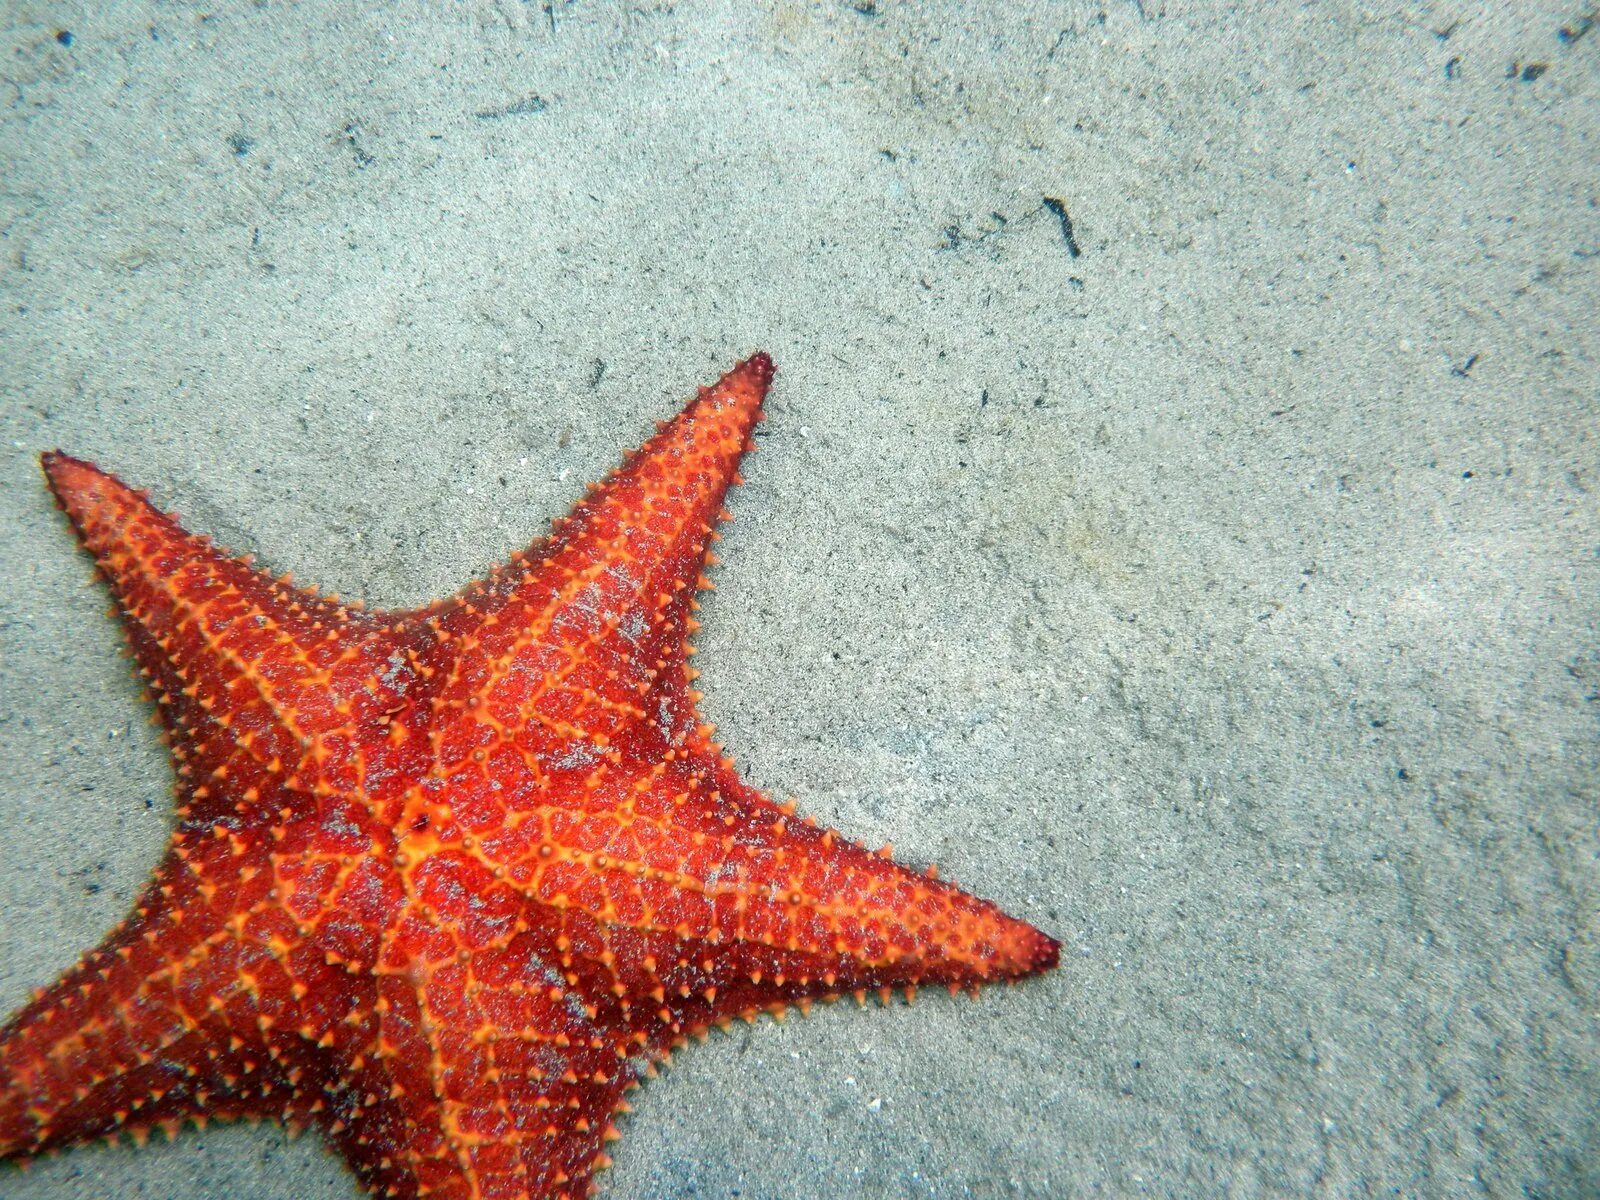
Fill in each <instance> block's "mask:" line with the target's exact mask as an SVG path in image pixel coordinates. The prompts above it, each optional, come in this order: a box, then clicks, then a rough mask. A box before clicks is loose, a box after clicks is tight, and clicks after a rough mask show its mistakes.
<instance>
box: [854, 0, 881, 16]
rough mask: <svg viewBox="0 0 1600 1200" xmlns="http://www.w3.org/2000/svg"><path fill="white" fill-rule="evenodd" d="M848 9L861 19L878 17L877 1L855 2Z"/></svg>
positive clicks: (862, 0) (860, 0) (859, 0)
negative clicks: (861, 17)
mask: <svg viewBox="0 0 1600 1200" xmlns="http://www.w3.org/2000/svg"><path fill="white" fill-rule="evenodd" d="M850 9H851V11H852V12H855V13H856V14H858V15H859V16H863V17H876V16H877V15H878V3H877V0H856V2H855V3H854V4H852V5H851V6H850Z"/></svg>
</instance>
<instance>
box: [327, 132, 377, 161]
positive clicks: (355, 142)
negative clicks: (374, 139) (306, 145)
mask: <svg viewBox="0 0 1600 1200" xmlns="http://www.w3.org/2000/svg"><path fill="white" fill-rule="evenodd" d="M334 140H335V141H340V142H343V143H344V144H345V145H347V146H349V147H350V153H351V154H353V155H354V156H355V160H356V166H357V167H358V168H360V169H361V170H363V171H364V170H366V169H367V168H368V167H370V166H371V165H372V164H373V163H375V162H377V161H378V160H377V159H376V158H374V157H373V156H372V155H370V154H368V153H367V152H366V151H365V150H364V149H362V147H361V127H360V126H359V125H357V124H356V123H355V122H354V121H352V122H350V124H348V125H346V126H345V127H344V128H343V129H342V130H340V131H339V136H338V137H337V138H335V139H334Z"/></svg>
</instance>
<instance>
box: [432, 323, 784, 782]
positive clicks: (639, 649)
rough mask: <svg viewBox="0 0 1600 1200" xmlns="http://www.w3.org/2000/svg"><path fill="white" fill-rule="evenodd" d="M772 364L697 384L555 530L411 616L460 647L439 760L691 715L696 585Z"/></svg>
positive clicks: (683, 721)
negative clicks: (690, 644) (505, 744)
mask: <svg viewBox="0 0 1600 1200" xmlns="http://www.w3.org/2000/svg"><path fill="white" fill-rule="evenodd" d="M772 373H773V368H772V363H771V360H770V359H769V358H768V357H767V356H766V355H765V354H757V355H754V356H753V357H751V358H750V359H748V360H746V361H745V362H742V363H740V364H739V365H738V366H737V367H735V368H734V369H733V370H732V371H730V372H728V374H726V375H724V376H723V377H722V379H721V380H719V381H718V382H717V383H716V385H715V386H713V387H711V388H703V389H701V391H700V394H699V396H698V397H697V398H696V399H695V400H694V401H692V402H691V403H690V404H689V405H688V406H687V407H686V408H685V409H684V411H683V412H682V413H680V414H679V415H678V416H677V417H675V418H674V419H673V420H671V421H670V422H667V423H666V424H665V425H663V426H662V427H661V428H660V430H659V431H658V432H657V433H656V435H655V436H654V437H653V438H651V439H650V440H649V441H648V442H646V443H645V444H644V445H643V446H641V447H640V448H639V449H638V450H636V451H634V452H633V453H632V454H630V455H628V456H627V457H626V459H625V460H624V462H623V464H622V466H621V467H619V468H618V469H617V470H616V471H615V472H613V473H612V474H611V475H609V476H608V477H607V478H606V479H605V480H604V481H603V482H601V483H599V484H597V485H594V486H593V487H591V489H590V491H589V493H588V495H587V496H586V497H585V498H584V499H583V500H582V501H581V502H579V504H578V505H577V506H576V507H575V508H574V509H573V510H572V512H571V514H570V515H568V516H567V517H564V518H562V519H561V520H559V521H557V522H556V524H555V530H554V533H553V534H552V536H551V537H550V538H549V539H548V540H547V541H545V542H543V543H540V544H537V545H535V546H534V547H532V548H530V550H529V551H528V552H527V553H526V554H524V555H521V556H518V558H516V559H514V560H513V562H512V563H511V565H510V566H509V567H508V568H506V569H503V570H501V571H500V572H498V573H496V574H494V575H491V576H490V577H489V578H488V579H487V580H484V581H482V582H480V583H478V584H475V585H473V586H472V587H470V588H468V589H467V590H466V591H465V592H464V593H463V594H462V595H461V596H460V597H458V598H457V599H456V600H454V601H451V602H449V603H447V604H446V605H444V606H442V607H440V608H438V609H436V610H433V611H430V612H427V613H422V614H417V615H416V616H415V617H413V618H412V620H413V621H414V622H425V623H426V624H427V626H428V627H430V628H431V629H433V630H435V631H437V636H438V638H439V639H440V640H441V641H443V642H445V643H446V644H448V645H449V646H450V647H451V648H452V649H453V650H454V652H455V662H454V664H453V668H452V669H451V671H450V673H449V676H448V678H447V679H445V680H443V681H442V682H441V683H440V685H439V686H438V688H437V691H436V693H435V699H434V702H433V703H434V706H435V711H436V713H438V718H437V720H436V722H435V730H436V739H437V740H436V743H435V744H436V746H437V747H438V749H439V759H440V767H441V770H443V771H448V770H450V769H451V768H453V767H454V765H455V764H456V763H457V762H458V761H459V760H460V759H461V758H462V757H463V756H464V755H465V754H466V753H468V752H470V751H472V750H482V749H484V748H486V747H487V746H488V745H489V744H490V743H494V742H500V741H511V740H516V741H517V742H518V743H519V745H520V746H521V747H522V749H523V750H524V751H525V752H526V753H528V754H529V755H531V756H533V757H535V758H539V757H542V758H544V759H546V760H548V759H550V758H553V757H559V756H560V755H561V754H564V753H565V752H566V751H567V750H568V749H569V748H570V747H571V745H572V744H573V743H574V742H578V743H584V744H586V745H588V746H589V747H591V748H593V749H595V750H596V751H598V752H602V753H603V752H604V750H605V748H606V747H607V746H608V745H609V744H610V743H611V741H612V740H614V738H615V736H616V735H617V733H618V731H620V730H621V729H623V728H624V727H626V726H628V725H631V724H633V723H636V722H637V721H639V720H641V719H645V718H648V719H650V720H652V721H659V722H661V723H663V725H665V726H666V727H668V728H669V729H670V730H671V731H672V732H673V733H674V734H675V735H676V736H678V737H680V738H681V737H684V736H686V735H687V734H688V733H689V732H690V731H691V730H692V729H693V728H694V726H695V724H696V722H695V720H694V718H693V708H692V700H691V697H690V694H689V692H688V689H687V686H686V685H687V682H688V680H690V679H692V678H693V675H694V672H693V671H692V669H690V668H688V667H687V665H686V658H685V656H686V654H687V653H689V652H690V651H688V650H687V648H686V639H687V636H688V634H689V633H690V632H692V631H693V629H694V627H695V625H694V622H693V619H692V618H691V617H690V611H691V608H692V604H693V599H692V598H693V594H694V592H695V590H696V588H697V586H706V585H707V584H706V581H705V579H704V577H703V575H702V569H703V567H704V565H705V564H706V563H707V562H708V561H714V559H712V557H711V556H710V555H709V554H708V553H707V545H708V543H709V542H710V540H711V539H712V538H713V537H714V536H715V533H714V530H713V526H714V525H715V524H716V522H717V521H718V520H719V519H720V518H721V517H722V516H723V515H724V513H723V508H722V502H723V497H724V496H725V494H726V493H727V490H728V488H729V487H730V486H731V485H732V484H733V483H734V482H736V481H737V479H738V475H737V467H738V464H739V460H740V458H741V457H742V456H743V454H744V453H745V451H746V450H747V449H748V448H749V446H750V434H751V430H752V428H753V426H754V425H755V423H756V421H757V420H758V419H759V418H760V415H761V402H762V400H763V398H764V397H765V395H766V392H767V388H768V385H769V384H770V382H771V379H772ZM667 680H670V681H672V683H673V685H674V686H672V687H670V688H668V689H666V690H665V691H663V690H662V688H661V685H662V683H663V682H665V681H667ZM652 689H655V693H656V694H655V695H651V693H652ZM480 698H481V703H480ZM663 701H664V704H663ZM647 703H649V704H651V705H652V710H651V711H648V712H647V710H646V707H645V706H646V704H647ZM474 706H476V707H474Z"/></svg>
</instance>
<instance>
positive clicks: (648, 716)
mask: <svg viewBox="0 0 1600 1200" xmlns="http://www.w3.org/2000/svg"><path fill="white" fill-rule="evenodd" d="M772 374H773V367H772V362H771V360H770V359H769V358H768V357H767V356H766V355H765V354H756V355H754V356H753V357H751V358H750V359H748V360H747V361H745V362H743V363H741V364H739V365H738V366H737V367H736V368H734V370H732V371H730V372H729V373H728V374H727V375H726V376H724V377H723V378H722V379H721V381H719V382H718V383H717V384H716V386H715V387H712V388H709V389H705V388H703V389H701V391H700V393H699V395H698V397H697V398H696V399H695V400H694V401H693V402H691V403H690V404H689V405H688V407H687V408H685V409H684V411H683V412H682V413H681V414H680V415H679V416H678V417H676V418H675V419H674V420H672V421H671V422H669V423H666V424H663V425H662V426H661V427H660V428H659V431H658V432H657V434H656V435H655V437H653V438H652V439H650V441H648V442H647V443H646V444H645V445H644V446H643V447H641V448H640V449H639V450H637V451H635V452H634V453H633V454H631V455H629V456H628V457H627V458H626V459H625V460H624V462H623V465H622V466H621V467H620V468H619V469H618V470H617V471H615V472H614V473H613V474H612V475H611V476H609V477H608V478H607V479H606V480H605V482H603V483H601V484H598V485H594V486H591V487H590V489H589V491H588V493H587V494H586V496H585V497H584V499H583V500H582V501H580V502H579V504H578V505H577V506H576V507H575V508H574V509H573V510H572V512H571V513H570V514H569V515H568V516H566V517H564V518H562V519H560V520H558V521H556V522H555V523H554V529H553V531H552V533H551V535H550V536H549V537H548V538H546V539H544V540H542V541H540V542H538V543H536V544H535V545H534V546H532V547H531V548H529V549H528V550H527V551H525V552H523V553H522V554H519V555H516V556H515V557H513V558H512V559H511V561H510V562H509V563H507V564H506V565H504V566H502V567H498V568H496V569H494V570H492V571H491V572H490V573H489V574H488V576H487V577H486V578H484V579H482V580H479V581H478V582H476V583H474V584H472V585H471V586H469V587H467V588H466V589H465V590H464V591H463V592H461V593H460V594H459V595H458V596H456V597H454V598H453V599H450V600H446V601H443V602H441V603H438V604H435V605H433V606H431V607H429V608H427V609H423V610H420V611H416V612H401V613H368V612H365V611H362V610H361V608H360V607H359V606H358V605H354V604H345V603H341V602H340V601H339V600H338V598H337V597H334V596H320V595H318V594H317V593H316V591H315V590H314V589H306V588H297V587H294V586H293V585H292V584H291V582H290V580H289V578H288V577H287V576H283V577H279V578H273V577H271V576H269V575H267V574H264V573H262V572H261V571H258V570H257V569H255V568H254V567H252V566H251V565H250V561H249V560H248V559H237V558H231V557H229V556H228V555H227V554H225V553H224V552H222V551H221V550H219V549H217V548H216V547H214V546H213V545H212V544H211V542H210V541H209V540H207V539H205V538H202V537H196V536H194V535H193V534H190V533H187V532H185V531H184V530H183V529H182V528H181V527H180V526H179V524H178V522H177V521H176V519H175V518H173V517H171V516H168V515H166V514H164V513H161V512H159V511H158V510H157V509H155V508H154V507H152V506H151V505H150V503H149V502H148V501H147V500H146V498H145V497H144V495H143V494H142V493H139V492H135V491H133V490H131V489H129V488H128V487H126V486H125V485H124V484H122V483H121V482H120V481H118V480H117V479H115V478H113V477H112V476H110V475H108V474H106V473H105V472H103V471H100V470H99V469H97V468H96V467H94V466H92V465H91V464H89V463H86V462H82V461H80V460H78V459H75V458H71V457H69V456H67V455H65V454H62V453H60V452H56V453H50V454H46V455H44V456H43V465H44V470H45V473H46V475H47V476H48V478H49V482H50V486H51V487H52V488H53V489H54V491H55V494H56V496H57V498H58V499H59V500H60V503H61V505H62V507H63V508H64V509H65V510H66V512H67V514H68V516H69V517H70V518H71V521H72V524H73V526H74V527H75V528H76V529H77V532H78V534H79V536H80V537H81V538H82V540H83V543H84V545H85V546H86V547H87V548H88V550H89V552H90V553H91V554H92V555H93V556H94V559H95V561H96V563H97V564H98V566H99V569H100V571H101V573H102V574H103V575H104V576H105V578H106V580H107V581H108V582H109V584H110V589H111V592H112V594H113V596H114V597H115V600H116V605H117V609H118V610H119V612H120V614H121V617H122V620H123V623H124V625H125V626H126V629H127V635H128V639H129V641H130V643H131V646H132V653H133V657H134V658H135V660H136V661H137V663H138V667H139V673H140V675H141V676H143V678H144V679H145V680H146V681H147V683H148V685H149V690H150V692H151V694H152V695H153V696H154V699H155V702H156V705H157V708H158V711H159V714H160V719H161V721H162V722H163V724H164V725H165V729H166V733H167V735H168V741H169V744H170V746H171V749H172V755H173V758H174V760H175V762H176V768H177V777H178V782H177V793H178V795H177V823H176V828H175V830H174V832H173V835H172V841H171V845H170V847H169V849H168V851H167V854H166V857H165V858H164V859H163V861H162V862H161V864H160V866H159V867H158V868H157V869H156V873H155V878H154V879H153V880H152V882H151V883H150V884H149V886H148V887H147V888H146V889H145V891H144V892H143V894H142V895H141V896H140V898H139V900H138V902H137V904H136V906H135V909H134V911H133V913H132V914H131V915H130V916H129V917H128V919H127V920H126V921H124V922H123V924H122V925H121V926H119V927H118V928H117V929H115V930H114V931H113V932H112V933H111V935H110V936H109V937H107V938H106V940H105V941H104V942H103V943H102V944H101V945H100V946H99V947H98V948H97V949H95V950H93V951H91V952H90V953H89V954H88V955H86V956H85V957H84V958H83V960H82V961H81V962H80V963H79V964H78V965H77V966H75V967H74V968H72V969H71V970H70V971H68V972H67V973H66V974H65V975H64V976H63V977H62V978H61V979H60V981H59V982H57V983H55V984H54V985H53V986H51V987H49V988H45V989H42V990H41V991H39V992H38V993H36V994H35V996H34V998H33V1001H32V1002H31V1003H30V1004H28V1005H27V1006H26V1007H24V1008H23V1009H22V1010H21V1011H20V1012H18V1013H17V1014H16V1015H15V1016H13V1017H12V1018H11V1020H10V1021H9V1022H8V1023H7V1024H6V1025H5V1026H4V1027H3V1029H0V1159H13V1160H23V1161H25V1160H26V1159H28V1158H29V1157H32V1156H35V1155H38V1154H41V1153H45V1152H48V1151H52V1150H55V1149H57V1148H60V1147H64V1146H68V1145H72V1144H75V1143H79V1142H83V1141H86V1140H89V1139H91V1138H95V1137H110V1138H113V1139H114V1138H115V1137H116V1136H117V1135H118V1134H121V1133H127V1134H131V1135H132V1136H134V1137H135V1138H137V1139H140V1140H142V1139H143V1138H144V1137H146V1136H147V1135H148V1133H149V1132H150V1131H151V1130H152V1129H157V1128H160V1129H163V1130H165V1131H166V1132H167V1133H168V1134H169V1135H171V1134H173V1133H175V1132H176V1130H177V1128H178V1126H179V1125H180V1124H181V1123H182V1122H184V1121H186V1120H189V1121H194V1122H196V1123H198V1124H203V1123H204V1122H205V1121H206V1120H207V1119H208V1118H220V1119H233V1118H241V1117H243V1118H274V1119H279V1120H282V1121H284V1122H287V1123H288V1124H289V1126H290V1127H291V1128H299V1127H303V1126H313V1127H315V1128H318V1129H320V1130H321V1131H322V1132H323V1134H324V1135H325V1136H326V1137H327V1138H328V1139H329V1141H330V1142H331V1144H332V1145H333V1146H334V1147H335V1148H336V1149H337V1150H338V1151H339V1152H340V1153H341V1154H342V1155H343V1156H344V1157H345V1159H346V1160H347V1161H348V1162H349V1163H350V1166H351V1167H352V1168H353V1170H354V1171H355V1173H356V1175H357V1177H358V1178H359V1179H360V1181H361V1183H362V1184H363V1185H364V1186H365V1187H366V1189H367V1190H368V1191H369V1192H370V1193H371V1194H373V1195H375V1196H387V1197H395V1198H404V1200H411V1198H420V1197H430V1198H433V1200H535V1198H540V1200H543V1198H558V1197H559V1198H563V1200H574V1198H576V1197H580V1196H587V1195H589V1194H591V1192H592V1186H593V1185H592V1176H593V1173H594V1172H595V1171H596V1170H597V1169H599V1168H601V1167H604V1166H605V1165H607V1164H608V1163H609V1161H610V1160H609V1159H608V1158H607V1157H606V1155H605V1153H604V1146H605V1143H607V1142H609V1141H611V1140H614V1139H615V1138H616V1137H617V1131H616V1128H615V1126H614V1125H613V1123H612V1121H613V1117H614V1116H615V1114H617V1113H619V1112H624V1111H626V1110H627V1104H626V1101H625V1100H624V1092H626V1091H627V1090H628V1089H630V1088H632V1087H634V1086H636V1085H637V1082H638V1081H639V1079H640V1078H641V1076H643V1075H646V1074H649V1073H651V1072H652V1071H653V1069H654V1067H655V1065H656V1064H657V1063H660V1062H662V1061H664V1060H665V1059H667V1058H668V1057H669V1055H670V1053H671V1051H672V1050H673V1049H674V1048H676V1047H678V1046H680V1045H682V1044H683V1043H684V1041H685V1040H686V1038H687V1037H688V1036H690V1035H700V1036H703V1035H704V1033H705V1031H706V1030H707V1029H708V1028H709V1027H710V1026H712V1025H726V1024H727V1022H728V1021H729V1020H730V1019H731V1018H733V1017H744V1018H746V1019H753V1018H754V1017H755V1016H756V1015H757V1014H759V1013H761V1012H772V1013H776V1014H779V1015H781V1014H782V1013H783V1012H784V1010H785V1009H786V1008H787V1007H788V1006H790V1005H798V1006H800V1007H801V1008H802V1009H804V1008H806V1007H807V1006H808V1005H809V1003H810V1002H811V1001H812V1000H813V999H816V998H822V999H828V1000H832V999H835V998H837V997H838V996H840V995H844V994H851V993H854V994H855V996H856V997H857V999H860V998H862V996H863V995H864V993H865V992H867V991H868V990H874V991H879V992H880V994H881V995H883V996H884V998H885V999H887V997H888V995H889V991H890V990H891V989H905V990H906V991H907V992H911V991H912V990H914V988H915V987H916V986H917V985H919V984H934V983H937V984H946V985H949V986H950V988H951V989H952V990H955V989H959V988H976V986H977V985H978V984H981V983H986V982H990V981H993V980H999V979H1016V978H1018V977H1020V976H1024V975H1029V974H1032V973H1034V972H1037V971H1042V970H1046V969H1049V968H1051V967H1054V966H1055V965H1056V962H1057V957H1058V952H1059V947H1058V945H1057V943H1056V942H1055V941H1054V940H1052V939H1051V938H1049V937H1046V936H1045V935H1044V934H1042V933H1040V932H1039V931H1038V930H1036V929H1034V928H1033V927H1032V926H1030V925H1027V924H1024V923H1023V922H1021V921H1018V920H1015V919H1013V918H1011V917H1008V916H1006V915H1005V914H1004V913H1002V912H1001V911H1000V910H999V909H998V908H996V907H995V906H994V905H992V904H989V903H988V902H986V901H983V900H979V899H977V898H976V897H973V896H970V895H968V894H967V893H965V892H963V891H960V890H959V889H957V888H955V887H952V886H951V885H949V884H947V883H943V882H940V881H938V880H937V879H935V878H933V872H932V871H929V872H928V873H927V874H922V873H918V872H914V871H912V870H909V869H908V868H906V867H903V866H900V865H899V864H897V863H895V862H893V861H891V860H890V859H889V858H888V856H887V848H885V851H883V852H879V853H874V852H871V851H868V850H866V849H864V848H862V847H861V846H858V845H856V844H854V843H852V842H849V841H847V840H845V839H844V838H842V837H841V836H840V835H839V834H837V833H835V832H833V831H832V830H825V829H820V828H818V827H816V826H815V825H814V824H813V823H812V822H811V821H810V820H807V819H799V818H796V817H795V815H794V806H793V805H792V804H777V803H775V802H773V801H772V800H771V799H769V798H768V797H767V796H765V795H763V794H762V793H760V792H758V791H756V790H755V789H753V788H751V787H749V786H748V785H747V784H745V783H744V782H742V781H741V779H740V778H739V776H738V774H737V773H736V772H735V770H734V767H733V764H732V762H730V761H729V759H728V758H727V756H726V755H725V754H724V752H723V751H722V748H721V747H720V746H718V745H717V743H716V742H715V741H713V740H712V736H713V730H712V728H711V726H709V725H708V724H706V723H705V722H704V721H703V720H702V719H701V717H700V715H699V713H698V712H697V710H696V702H697V701H698V700H699V699H700V694H699V693H698V692H697V691H695V690H694V683H695V676H696V671H695V669H694V668H693V667H692V666H690V665H689V656H690V655H692V654H693V652H694V651H693V648H692V647H691V646H690V645H689V643H688V638H689V636H690V635H691V634H692V633H694V631H695V629H696V628H697V625H696V622H695V619H694V616H693V613H694V611H695V607H696V605H695V600H694V594H695V592H696V590H697V589H698V588H705V587H709V586H710V584H709V582H708V581H707V579H706V577H705V575H704V569H705V568H706V567H707V566H709V565H710V564H713V563H715V562H716V558H715V556H714V555H712V554H711V553H710V549H709V547H710V543H711V542H712V541H714V540H715V539H716V537H717V534H716V533H715V532H714V531H713V526H714V525H715V524H716V523H717V522H718V520H719V519H726V518H727V517H728V515H729V514H728V513H727V512H726V510H725V509H724V508H723V498H724V494H725V493H726V492H727V489H728V487H729V486H730V484H733V483H737V482H739V481H740V480H739V475H738V470H737V468H738V465H739V461H740V459H741V458H742V456H743V455H744V452H745V451H746V450H748V449H749V448H750V446H751V441H750V435H751V429H752V427H753V426H754V424H755V422H756V421H758V420H760V419H761V404H762V401H763V399H764V397H765V395H766V392H767V388H768V386H769V384H770V382H771V379H772Z"/></svg>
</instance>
